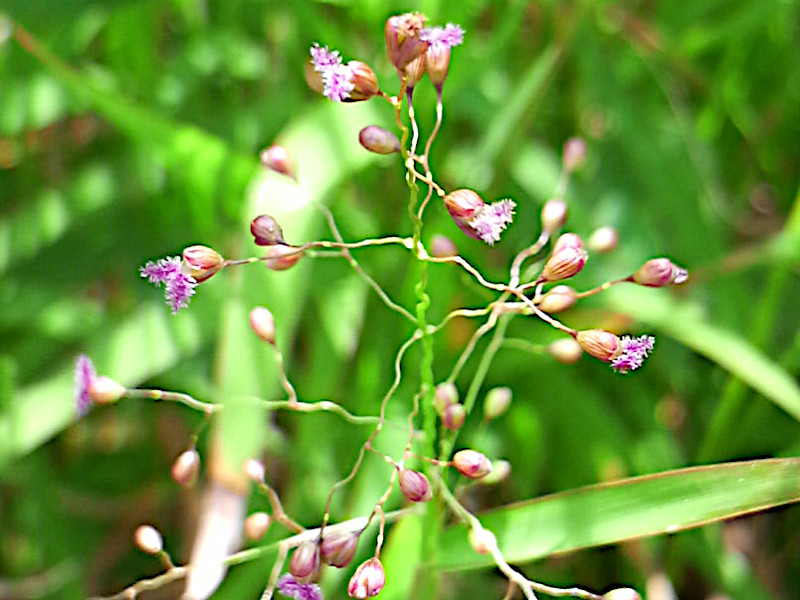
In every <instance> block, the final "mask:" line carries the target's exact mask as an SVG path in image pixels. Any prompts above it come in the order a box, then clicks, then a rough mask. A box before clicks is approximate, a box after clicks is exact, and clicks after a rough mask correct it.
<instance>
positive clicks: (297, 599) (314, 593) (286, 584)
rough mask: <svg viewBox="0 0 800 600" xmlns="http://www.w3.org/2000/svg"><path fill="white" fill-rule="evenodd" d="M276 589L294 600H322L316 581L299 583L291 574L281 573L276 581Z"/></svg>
mask: <svg viewBox="0 0 800 600" xmlns="http://www.w3.org/2000/svg"><path fill="white" fill-rule="evenodd" d="M277 587H278V591H279V592H280V593H281V594H282V595H284V596H286V597H287V598H294V600H322V592H321V591H320V589H319V586H318V585H317V584H316V583H300V582H299V581H297V580H296V579H295V578H294V576H293V575H291V574H290V573H286V574H285V575H281V577H280V579H278V583H277Z"/></svg>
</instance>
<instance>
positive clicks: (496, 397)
mask: <svg viewBox="0 0 800 600" xmlns="http://www.w3.org/2000/svg"><path fill="white" fill-rule="evenodd" d="M511 398H512V393H511V388H510V387H496V388H492V389H491V390H489V392H488V393H487V394H486V399H485V400H484V401H483V416H484V418H485V419H486V420H487V421H491V420H492V419H496V418H497V417H499V416H500V415H502V414H503V413H504V412H506V411H507V410H508V407H509V406H511Z"/></svg>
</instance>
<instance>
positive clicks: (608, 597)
mask: <svg viewBox="0 0 800 600" xmlns="http://www.w3.org/2000/svg"><path fill="white" fill-rule="evenodd" d="M603 600H642V597H641V596H640V595H639V592H637V591H636V590H634V589H633V588H617V589H615V590H611V591H610V592H606V593H605V594H603Z"/></svg>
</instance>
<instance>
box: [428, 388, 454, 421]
mask: <svg viewBox="0 0 800 600" xmlns="http://www.w3.org/2000/svg"><path fill="white" fill-rule="evenodd" d="M457 402H458V390H457V389H456V386H455V385H453V384H452V383H450V382H449V381H447V382H445V383H440V384H439V385H437V386H436V390H435V391H434V393H433V407H434V408H435V409H436V414H438V415H439V416H440V417H441V416H442V415H444V411H445V409H446V408H447V407H448V406H450V405H451V404H455V403H457Z"/></svg>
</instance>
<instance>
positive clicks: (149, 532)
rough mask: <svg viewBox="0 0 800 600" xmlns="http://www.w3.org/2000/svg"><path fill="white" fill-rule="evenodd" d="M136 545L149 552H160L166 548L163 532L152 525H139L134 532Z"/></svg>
mask: <svg viewBox="0 0 800 600" xmlns="http://www.w3.org/2000/svg"><path fill="white" fill-rule="evenodd" d="M133 542H134V544H136V547H137V548H138V549H139V550H141V551H142V552H145V553H147V554H158V553H160V552H161V551H162V550H163V549H164V540H163V539H162V538H161V533H159V531H158V529H156V528H155V527H153V526H152V525H139V527H137V528H136V531H135V532H134V534H133Z"/></svg>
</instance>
